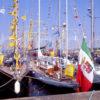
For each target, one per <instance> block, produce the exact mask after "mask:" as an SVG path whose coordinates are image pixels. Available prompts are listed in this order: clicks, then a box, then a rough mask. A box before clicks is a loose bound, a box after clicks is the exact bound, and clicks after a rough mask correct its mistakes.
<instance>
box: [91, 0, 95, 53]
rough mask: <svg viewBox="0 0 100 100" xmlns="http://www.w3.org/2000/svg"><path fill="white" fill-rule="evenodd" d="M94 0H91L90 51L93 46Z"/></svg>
mask: <svg viewBox="0 0 100 100" xmlns="http://www.w3.org/2000/svg"><path fill="white" fill-rule="evenodd" d="M94 38H95V35H94V0H91V51H92V52H93V48H94Z"/></svg>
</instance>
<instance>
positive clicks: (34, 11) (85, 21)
mask: <svg viewBox="0 0 100 100" xmlns="http://www.w3.org/2000/svg"><path fill="white" fill-rule="evenodd" d="M12 1H13V0H0V9H2V8H4V9H5V13H4V14H1V13H0V45H4V44H5V43H8V42H7V41H8V36H9V35H10V34H11V31H10V23H11V20H12V16H10V15H9V14H8V12H11V11H12V8H11V6H12V4H13V2H12ZM40 1H41V41H42V43H46V42H48V41H49V42H50V43H51V42H52V41H54V40H55V39H56V38H57V36H56V35H55V34H54V33H55V32H56V31H57V26H58V19H59V13H58V11H59V9H58V0H40ZM67 1H68V11H67V12H68V13H67V17H68V47H69V48H71V49H75V48H79V47H80V45H81V42H82V30H81V26H82V25H83V29H84V32H85V33H86V41H87V43H88V46H89V47H90V43H91V41H90V37H91V18H90V17H89V16H88V14H89V12H88V8H90V1H91V0H67ZM99 4H100V0H94V15H95V17H100V10H99V9H100V5H99ZM74 5H76V6H77V10H78V18H77V19H75V15H76V13H75V11H74V8H75V6H74ZM65 9H66V3H65V0H60V20H59V23H60V26H62V24H63V23H64V22H66V16H65V15H66V10H65ZM23 15H26V16H27V19H26V21H25V22H24V24H25V33H26V37H27V33H28V31H29V22H30V19H31V18H32V19H33V32H34V34H35V33H37V32H38V24H37V22H38V0H19V26H18V29H19V32H18V34H21V33H22V30H23V29H22V27H23V21H22V19H21V16H23ZM99 26H100V18H95V25H94V32H95V44H94V47H100V43H99V42H100V41H99V38H100V35H99V34H100V28H99ZM53 28H54V29H53ZM60 32H61V30H60ZM42 33H43V34H42ZM44 33H45V34H44ZM65 38H66V37H65ZM52 43H54V42H52ZM62 45H63V46H64V43H62Z"/></svg>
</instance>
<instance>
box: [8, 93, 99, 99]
mask: <svg viewBox="0 0 100 100" xmlns="http://www.w3.org/2000/svg"><path fill="white" fill-rule="evenodd" d="M99 98H100V91H91V92H81V93H72V94H61V95H49V96H38V97H23V98H12V99H7V100H99Z"/></svg>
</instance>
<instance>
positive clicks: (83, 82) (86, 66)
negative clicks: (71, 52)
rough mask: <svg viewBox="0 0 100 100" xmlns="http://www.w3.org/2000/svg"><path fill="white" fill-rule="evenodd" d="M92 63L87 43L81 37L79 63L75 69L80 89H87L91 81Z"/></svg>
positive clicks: (90, 85)
mask: <svg viewBox="0 0 100 100" xmlns="http://www.w3.org/2000/svg"><path fill="white" fill-rule="evenodd" d="M93 71H94V64H93V61H92V57H91V53H90V50H89V48H88V47H87V43H86V41H85V39H84V38H83V42H82V46H81V49H80V52H79V65H78V71H77V76H76V79H77V82H78V83H79V84H80V91H84V92H85V91H88V90H89V89H90V88H91V87H92V83H93V78H94V75H93Z"/></svg>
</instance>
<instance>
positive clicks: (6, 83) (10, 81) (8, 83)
mask: <svg viewBox="0 0 100 100" xmlns="http://www.w3.org/2000/svg"><path fill="white" fill-rule="evenodd" d="M12 80H14V78H12V79H10V80H9V81H8V82H6V83H4V84H3V85H1V86H0V88H3V87H4V86H6V85H8V84H9V83H10V82H11V81H12Z"/></svg>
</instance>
